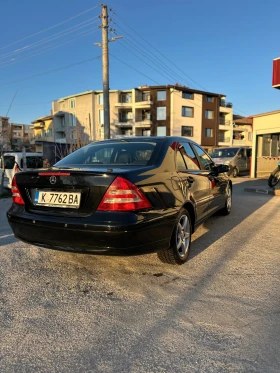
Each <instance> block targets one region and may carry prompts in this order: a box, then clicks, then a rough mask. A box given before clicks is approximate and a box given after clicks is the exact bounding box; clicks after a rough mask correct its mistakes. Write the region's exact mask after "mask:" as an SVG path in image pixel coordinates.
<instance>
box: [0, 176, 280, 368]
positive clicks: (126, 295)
mask: <svg viewBox="0 0 280 373" xmlns="http://www.w3.org/2000/svg"><path fill="white" fill-rule="evenodd" d="M233 182H234V195H233V198H234V199H233V209H232V213H231V214H230V215H229V216H227V217H222V216H213V217H212V218H211V219H209V220H208V221H207V222H206V223H205V224H204V225H203V226H201V227H200V228H199V229H198V230H197V232H196V233H195V234H194V236H193V245H192V252H191V258H190V260H189V262H187V263H186V264H185V265H183V266H180V267H178V266H176V267H175V266H174V267H173V266H168V265H164V264H162V263H161V262H160V261H159V260H158V259H157V256H156V255H155V254H152V255H146V256H138V257H104V256H90V255H81V254H73V253H66V252H58V251H52V250H47V249H41V248H37V247H34V246H31V245H27V244H24V243H22V242H19V241H17V240H16V239H15V238H14V237H13V235H12V232H11V230H10V228H9V226H8V223H7V221H6V217H5V213H6V211H7V209H8V207H9V205H10V204H11V200H10V199H2V200H0V246H1V247H0V249H1V251H0V315H1V316H0V317H1V323H0V336H1V339H0V372H1V373H8V372H9V373H10V372H28V373H30V372H34V373H35V372H36V373H38V372H40V373H44V372H59V373H62V372H67V373H68V372H75V373H77V372H104V373H105V372H106V373H117V372H133V373H134V372H135V373H136V372H137V373H138V372H141V373H142V372H143V373H147V372H150V373H165V372H172V373H176V372H180V373H181V372H192V373H193V372H197V373H201V372H207V373H209V372H213V373H217V372H246V373H248V372H265V373H273V372H275V373H276V372H277V373H278V372H279V366H280V357H279V350H280V311H279V303H280V296H279V288H280V266H279V264H280V249H279V221H280V197H274V196H270V195H264V194H256V193H255V194H254V193H248V192H244V188H245V186H248V185H249V183H250V181H249V180H248V179H247V178H238V179H235V180H234V181H233ZM50 234H51V232H50Z"/></svg>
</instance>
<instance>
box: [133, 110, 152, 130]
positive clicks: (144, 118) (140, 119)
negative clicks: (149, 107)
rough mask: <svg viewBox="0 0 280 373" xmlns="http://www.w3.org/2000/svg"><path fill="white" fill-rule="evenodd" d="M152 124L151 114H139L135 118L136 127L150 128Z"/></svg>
mask: <svg viewBox="0 0 280 373" xmlns="http://www.w3.org/2000/svg"><path fill="white" fill-rule="evenodd" d="M151 124H152V121H151V114H150V113H145V114H139V115H136V117H135V127H147V126H148V127H150V126H151Z"/></svg>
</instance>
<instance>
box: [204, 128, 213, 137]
mask: <svg viewBox="0 0 280 373" xmlns="http://www.w3.org/2000/svg"><path fill="white" fill-rule="evenodd" d="M205 137H213V129H212V128H205Z"/></svg>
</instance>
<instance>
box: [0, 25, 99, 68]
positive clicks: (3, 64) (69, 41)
mask: <svg viewBox="0 0 280 373" xmlns="http://www.w3.org/2000/svg"><path fill="white" fill-rule="evenodd" d="M96 31H98V28H97V27H95V28H94V29H92V30H91V31H88V30H86V31H83V32H81V33H79V34H77V35H81V36H80V37H77V38H73V39H70V40H68V41H66V42H64V43H61V44H58V45H54V46H51V47H50V46H49V47H47V48H43V49H42V50H41V51H39V52H38V53H34V54H31V55H29V56H26V57H23V58H20V59H18V60H15V61H6V62H3V63H2V64H0V67H5V66H9V65H12V64H15V63H17V62H20V61H23V60H27V59H29V58H32V57H35V56H38V55H40V54H43V53H45V52H48V51H50V50H52V49H55V48H58V47H61V46H63V45H65V44H68V43H71V42H73V41H75V40H77V39H80V38H81V37H84V36H87V35H89V34H91V33H94V32H96Z"/></svg>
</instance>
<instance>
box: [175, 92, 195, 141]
mask: <svg viewBox="0 0 280 373" xmlns="http://www.w3.org/2000/svg"><path fill="white" fill-rule="evenodd" d="M183 106H187V107H191V108H193V113H194V115H193V117H185V116H183V115H182V107H183ZM201 107H202V95H200V94H196V93H194V94H193V100H192V99H186V98H183V97H182V91H178V90H175V89H171V115H170V118H171V123H170V135H171V136H182V127H183V126H190V127H193V136H192V137H189V138H190V139H192V140H193V141H195V142H197V143H198V144H201V123H202V108H201Z"/></svg>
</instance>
